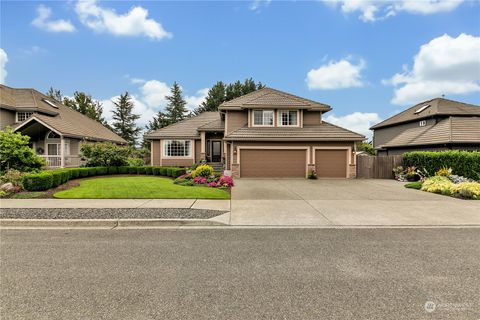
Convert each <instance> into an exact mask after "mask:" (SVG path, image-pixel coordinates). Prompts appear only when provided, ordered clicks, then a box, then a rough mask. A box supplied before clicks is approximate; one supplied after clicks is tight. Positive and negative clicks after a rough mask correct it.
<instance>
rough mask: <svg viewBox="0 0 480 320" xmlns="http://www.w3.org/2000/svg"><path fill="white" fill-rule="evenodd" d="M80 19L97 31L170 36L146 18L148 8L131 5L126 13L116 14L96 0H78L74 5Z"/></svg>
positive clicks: (118, 34) (157, 38)
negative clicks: (98, 3)
mask: <svg viewBox="0 0 480 320" xmlns="http://www.w3.org/2000/svg"><path fill="white" fill-rule="evenodd" d="M75 10H76V12H77V14H78V17H79V19H80V21H81V22H82V23H83V24H84V25H86V26H87V27H88V28H90V29H92V30H94V31H97V32H107V33H111V34H113V35H116V36H145V37H148V38H150V39H154V40H161V39H164V38H171V37H172V34H171V33H170V32H167V31H166V30H165V29H164V28H163V27H162V25H161V24H160V23H159V22H157V21H155V20H153V19H149V18H148V10H147V9H144V8H143V7H140V6H135V7H133V8H132V9H131V10H130V11H129V12H128V13H125V14H117V13H116V12H115V11H114V10H113V9H108V8H103V7H100V6H99V5H97V3H96V0H79V1H78V2H77V5H76V7H75Z"/></svg>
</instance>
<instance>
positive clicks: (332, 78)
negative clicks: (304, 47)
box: [306, 59, 365, 90]
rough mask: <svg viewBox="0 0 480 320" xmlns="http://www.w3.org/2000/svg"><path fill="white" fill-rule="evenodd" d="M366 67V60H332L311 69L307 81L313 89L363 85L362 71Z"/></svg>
mask: <svg viewBox="0 0 480 320" xmlns="http://www.w3.org/2000/svg"><path fill="white" fill-rule="evenodd" d="M364 68H365V61H364V60H360V61H359V62H358V63H354V62H351V61H349V59H342V60H339V61H330V62H328V63H327V64H324V65H322V66H320V67H319V68H317V69H312V70H310V71H309V72H308V74H307V79H306V82H307V85H308V88H309V89H311V90H312V89H323V90H332V89H343V88H351V87H362V86H363V81H362V77H361V71H362V70H363V69H364Z"/></svg>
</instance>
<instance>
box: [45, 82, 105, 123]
mask: <svg viewBox="0 0 480 320" xmlns="http://www.w3.org/2000/svg"><path fill="white" fill-rule="evenodd" d="M50 90H53V92H52V93H51V92H50V91H49V94H50V93H51V94H53V95H55V94H56V92H55V90H54V89H52V88H50ZM58 92H59V91H58ZM63 104H64V105H66V106H67V107H69V108H72V109H73V110H75V111H78V112H80V113H81V114H84V115H86V116H87V117H89V118H90V119H93V120H95V121H98V122H100V123H101V124H103V125H104V126H107V127H109V126H108V124H107V122H106V121H105V118H104V117H103V106H102V104H101V103H100V102H99V101H97V100H94V99H93V98H92V96H91V95H89V94H86V93H85V92H80V91H75V93H74V94H73V99H71V98H68V97H64V98H63Z"/></svg>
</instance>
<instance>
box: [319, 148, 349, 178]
mask: <svg viewBox="0 0 480 320" xmlns="http://www.w3.org/2000/svg"><path fill="white" fill-rule="evenodd" d="M347 159H348V151H347V150H334V149H329V150H316V151H315V168H316V169H317V176H318V177H320V178H346V177H347Z"/></svg>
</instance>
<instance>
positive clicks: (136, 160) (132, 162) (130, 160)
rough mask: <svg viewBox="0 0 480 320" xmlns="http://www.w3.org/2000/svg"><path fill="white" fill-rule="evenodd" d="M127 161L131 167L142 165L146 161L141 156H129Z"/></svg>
mask: <svg viewBox="0 0 480 320" xmlns="http://www.w3.org/2000/svg"><path fill="white" fill-rule="evenodd" d="M127 163H128V166H129V167H141V166H144V165H145V161H144V160H143V159H140V158H128V159H127Z"/></svg>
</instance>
